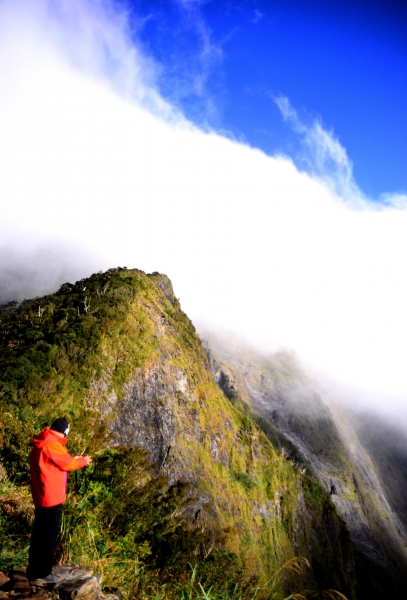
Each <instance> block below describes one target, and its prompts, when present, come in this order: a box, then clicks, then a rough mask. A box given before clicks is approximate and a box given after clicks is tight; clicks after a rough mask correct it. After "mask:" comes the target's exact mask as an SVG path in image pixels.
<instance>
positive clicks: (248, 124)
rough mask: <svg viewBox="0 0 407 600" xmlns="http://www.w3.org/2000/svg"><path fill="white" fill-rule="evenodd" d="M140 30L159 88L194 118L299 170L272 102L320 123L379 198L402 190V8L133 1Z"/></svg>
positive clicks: (405, 152)
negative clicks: (282, 156) (280, 99)
mask: <svg viewBox="0 0 407 600" xmlns="http://www.w3.org/2000/svg"><path fill="white" fill-rule="evenodd" d="M129 6H130V10H133V14H134V21H133V23H134V24H135V26H136V31H137V36H138V37H139V38H140V39H141V40H142V42H143V44H144V46H145V48H146V51H147V52H148V53H149V54H150V55H151V56H153V57H154V58H155V59H156V60H157V62H158V63H159V64H160V65H162V72H161V75H160V79H159V87H160V90H161V92H162V94H163V95H164V96H165V97H166V98H168V99H169V101H171V102H172V103H175V104H177V105H178V106H180V107H181V109H182V111H183V112H184V114H186V115H187V116H188V117H189V118H190V119H192V120H194V121H196V122H198V123H202V122H205V121H206V122H207V123H208V124H209V125H210V126H212V127H215V128H217V129H219V128H223V129H225V130H227V131H228V132H230V133H231V134H232V135H234V136H236V137H237V138H241V139H244V140H246V141H247V142H248V143H249V144H251V145H253V146H256V147H259V148H261V149H263V150H264V151H265V152H267V153H269V154H274V153H276V152H282V153H286V154H288V155H289V156H291V157H292V158H293V160H295V161H296V163H297V164H298V165H299V166H301V167H305V166H306V165H305V163H304V160H303V153H304V148H303V146H302V145H301V141H300V139H299V136H298V135H297V134H295V133H294V132H293V131H292V130H291V129H290V127H289V126H288V125H287V123H285V122H283V120H282V119H281V114H280V112H279V110H278V108H277V106H276V104H275V103H274V102H273V97H275V96H280V95H283V96H286V97H287V98H288V99H289V101H290V103H291V105H292V106H293V107H294V108H295V109H296V110H297V111H298V112H299V114H300V115H301V117H302V118H303V119H304V120H305V122H311V121H313V120H315V119H319V120H320V121H321V123H322V124H323V125H324V127H325V128H326V129H328V130H330V131H333V132H334V135H335V137H336V138H337V139H338V140H339V141H340V143H341V144H342V146H343V147H344V148H345V149H346V151H347V154H348V157H349V158H350V160H351V161H352V163H353V170H354V176H355V179H356V182H357V183H358V185H359V186H360V187H361V189H362V190H363V191H364V192H365V193H366V194H368V195H369V196H370V197H372V198H374V199H378V198H379V196H380V194H383V193H386V192H394V191H405V190H407V168H406V156H407V110H406V106H407V5H406V4H404V5H403V4H401V3H393V2H366V1H364V0H362V1H360V0H359V1H355V2H347V1H343V0H342V1H341V2H338V1H336V0H334V1H331V2H322V1H318V0H310V1H308V2H298V1H295V0H288V1H287V0H286V1H281V0H276V1H274V2H271V1H262V0H245V1H232V2H227V1H217V2H215V1H211V0H209V1H202V2H200V1H199V0H198V1H194V0H179V1H174V0H164V1H162V0H155V1H151V0H149V1H148V2H143V1H142V0H139V1H137V2H132V3H130V4H129Z"/></svg>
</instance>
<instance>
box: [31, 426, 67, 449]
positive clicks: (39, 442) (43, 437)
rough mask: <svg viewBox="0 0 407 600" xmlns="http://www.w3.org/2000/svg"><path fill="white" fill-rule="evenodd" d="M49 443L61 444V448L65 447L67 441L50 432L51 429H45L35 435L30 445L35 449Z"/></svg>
mask: <svg viewBox="0 0 407 600" xmlns="http://www.w3.org/2000/svg"><path fill="white" fill-rule="evenodd" d="M50 442H59V443H60V444H62V446H66V444H67V442H68V440H67V438H61V437H59V436H58V435H57V434H56V433H55V431H52V429H48V428H47V429H44V431H41V433H37V435H35V436H34V438H33V441H32V444H33V446H34V447H35V448H43V447H44V446H46V445H47V444H49V443H50Z"/></svg>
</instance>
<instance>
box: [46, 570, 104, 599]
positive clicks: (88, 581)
mask: <svg viewBox="0 0 407 600" xmlns="http://www.w3.org/2000/svg"><path fill="white" fill-rule="evenodd" d="M54 590H55V591H56V592H57V593H58V595H59V597H60V598H61V600H97V599H98V598H99V597H100V596H101V593H102V590H101V588H100V584H99V582H98V580H97V579H96V577H94V576H90V577H89V576H88V577H86V576H85V577H77V578H69V579H65V580H63V581H61V582H60V583H58V584H57V585H56V586H55V587H54Z"/></svg>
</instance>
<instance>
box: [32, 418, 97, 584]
mask: <svg viewBox="0 0 407 600" xmlns="http://www.w3.org/2000/svg"><path fill="white" fill-rule="evenodd" d="M68 433H69V422H68V420H67V419H66V418H65V417H60V418H58V419H56V420H55V421H54V422H53V423H52V425H51V427H49V428H46V429H44V431H41V433H39V434H37V435H36V436H35V437H34V439H33V441H32V445H33V447H32V450H31V454H30V470H31V493H32V498H33V502H34V507H35V511H34V514H35V518H34V528H33V532H32V535H31V542H30V551H29V558H28V568H27V578H28V580H29V581H31V582H34V581H36V580H42V581H46V582H47V583H52V582H57V581H58V580H59V576H58V575H56V574H53V573H52V561H53V556H54V552H55V548H56V545H57V541H58V533H59V526H60V522H61V515H62V505H63V503H64V502H65V500H66V482H67V475H68V472H69V471H75V470H76V469H82V468H83V467H86V466H87V465H89V464H91V462H92V459H91V457H90V456H75V457H73V456H70V455H69V454H68V451H67V449H66V448H65V446H66V444H67V442H68V440H67V437H68Z"/></svg>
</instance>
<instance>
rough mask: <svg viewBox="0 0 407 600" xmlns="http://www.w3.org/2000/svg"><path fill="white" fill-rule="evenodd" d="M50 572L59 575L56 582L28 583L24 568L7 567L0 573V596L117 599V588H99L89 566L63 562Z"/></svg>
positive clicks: (11, 599)
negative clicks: (7, 570)
mask: <svg viewBox="0 0 407 600" xmlns="http://www.w3.org/2000/svg"><path fill="white" fill-rule="evenodd" d="M52 572H53V573H54V574H55V575H57V576H58V577H59V578H60V580H59V581H58V582H54V583H48V582H46V580H36V581H35V582H30V581H28V579H27V576H26V571H25V569H24V568H18V569H10V571H9V572H8V574H7V575H5V574H4V573H1V572H0V599H1V600H19V599H20V598H21V599H23V598H24V599H25V598H27V599H33V600H34V599H35V600H47V599H52V600H58V599H59V600H121V593H120V590H117V589H114V590H112V589H111V588H105V589H104V590H102V588H101V585H100V583H101V579H102V576H101V575H94V574H93V571H92V569H88V568H86V567H80V566H79V565H75V564H67V563H65V564H60V565H57V566H55V567H54V568H53V570H52Z"/></svg>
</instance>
